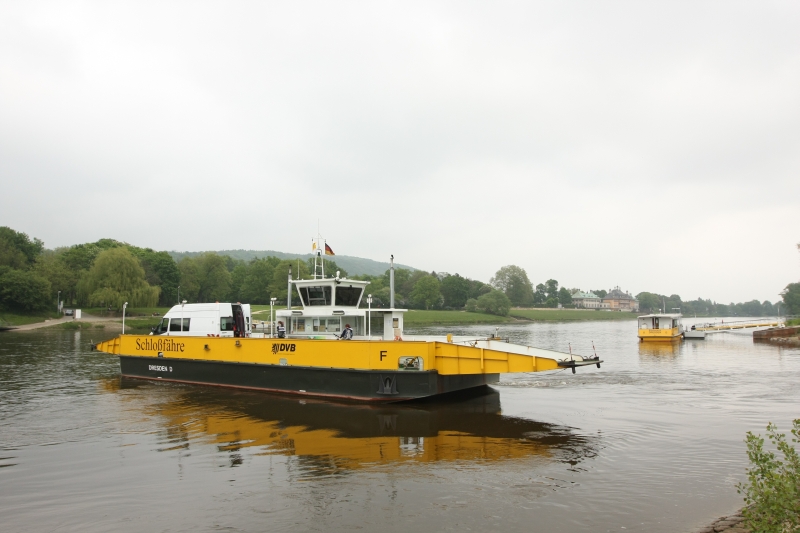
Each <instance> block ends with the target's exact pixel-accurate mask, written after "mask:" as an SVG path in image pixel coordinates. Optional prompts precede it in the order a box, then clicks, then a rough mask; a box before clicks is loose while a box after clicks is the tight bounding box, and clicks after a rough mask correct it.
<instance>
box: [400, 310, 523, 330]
mask: <svg viewBox="0 0 800 533" xmlns="http://www.w3.org/2000/svg"><path fill="white" fill-rule="evenodd" d="M508 322H514V319H512V318H508V317H504V316H496V315H487V314H485V313H467V312H466V311H422V310H416V309H412V310H410V311H409V312H408V313H406V314H405V316H404V317H403V323H404V324H405V325H406V326H458V325H468V324H505V323H508Z"/></svg>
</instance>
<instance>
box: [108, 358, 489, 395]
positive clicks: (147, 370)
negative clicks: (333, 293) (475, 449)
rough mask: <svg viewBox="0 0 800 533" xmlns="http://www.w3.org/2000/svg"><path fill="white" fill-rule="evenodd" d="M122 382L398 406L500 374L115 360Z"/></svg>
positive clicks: (467, 387) (469, 385) (461, 387)
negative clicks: (167, 383) (130, 380)
mask: <svg viewBox="0 0 800 533" xmlns="http://www.w3.org/2000/svg"><path fill="white" fill-rule="evenodd" d="M119 359H120V367H121V373H122V375H123V376H125V377H129V378H139V379H149V380H154V381H173V382H180V383H194V384H202V385H214V386H220V387H234V388H242V389H251V390H262V391H269V392H278V393H285V394H294V395H303V396H318V397H331V398H341V399H352V400H359V401H374V402H397V401H404V400H413V399H420V398H426V397H429V396H435V395H437V394H444V393H447V392H453V391H458V390H464V389H470V388H473V387H480V386H483V385H489V384H492V383H497V381H499V378H500V375H499V374H462V375H441V374H439V373H438V372H437V371H436V370H429V371H391V370H388V371H387V370H356V369H340V368H315V367H304V366H281V365H270V364H253V363H236V362H222V361H204V360H196V359H185V358H169V357H141V356H133V357H130V356H124V355H120V357H119Z"/></svg>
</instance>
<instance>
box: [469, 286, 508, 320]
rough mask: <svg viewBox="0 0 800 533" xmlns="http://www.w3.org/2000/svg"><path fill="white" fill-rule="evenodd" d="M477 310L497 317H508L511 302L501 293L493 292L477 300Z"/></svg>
mask: <svg viewBox="0 0 800 533" xmlns="http://www.w3.org/2000/svg"><path fill="white" fill-rule="evenodd" d="M477 306H478V309H480V310H481V311H483V312H484V313H489V314H490V315H498V316H508V312H509V311H510V310H511V300H509V298H508V296H506V295H505V294H504V293H503V292H502V291H498V290H493V291H492V292H488V293H486V294H484V295H483V296H481V297H480V298H478V302H477Z"/></svg>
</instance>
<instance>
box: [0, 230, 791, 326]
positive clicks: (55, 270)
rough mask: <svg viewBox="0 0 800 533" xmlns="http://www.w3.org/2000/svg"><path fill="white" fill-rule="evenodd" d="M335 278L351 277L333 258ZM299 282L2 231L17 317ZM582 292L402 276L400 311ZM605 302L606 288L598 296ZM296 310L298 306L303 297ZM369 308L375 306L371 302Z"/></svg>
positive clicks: (487, 306)
mask: <svg viewBox="0 0 800 533" xmlns="http://www.w3.org/2000/svg"><path fill="white" fill-rule="evenodd" d="M325 268H326V274H328V275H329V276H330V275H333V273H335V272H336V271H339V273H340V275H341V276H343V277H345V276H347V275H348V273H347V271H345V270H344V269H342V268H340V267H339V266H338V265H337V264H336V262H335V260H333V261H332V260H329V259H326V260H325ZM290 269H291V270H292V275H293V277H294V278H295V279H309V278H310V277H312V272H313V269H314V264H313V258H309V259H307V260H305V261H304V260H298V259H279V258H277V257H265V258H256V259H252V260H249V261H245V260H241V259H234V258H231V257H230V256H227V255H218V254H215V253H213V252H207V253H204V254H201V255H198V256H194V257H184V258H182V259H181V260H180V261H178V262H176V261H175V260H174V259H173V258H172V256H171V255H170V254H169V253H168V252H163V251H161V252H159V251H155V250H153V249H151V248H140V247H137V246H133V245H130V244H127V243H124V242H120V241H116V240H114V239H100V240H99V241H97V242H94V243H85V244H77V245H74V246H70V247H63V248H56V249H55V250H48V249H45V247H44V243H43V242H42V241H41V240H39V239H36V238H34V239H31V238H30V237H29V236H28V235H26V234H24V233H21V232H17V231H15V230H13V229H11V228H8V227H0V308H2V309H4V310H10V311H23V312H30V311H39V310H43V309H48V308H50V309H55V304H56V301H57V298H58V297H59V293H60V298H61V300H62V301H63V302H64V304H65V305H66V306H90V307H96V306H107V307H111V308H114V309H119V308H121V307H122V304H123V303H124V302H128V304H129V306H131V307H152V306H156V305H159V306H171V305H174V304H176V303H178V302H180V301H181V300H186V301H187V302H213V301H240V302H248V303H252V304H268V303H269V302H270V299H271V298H277V300H278V303H279V304H284V303H285V302H286V297H287V277H288V274H289V270H290ZM353 279H360V280H364V281H369V282H370V285H369V286H368V288H367V292H368V293H371V294H372V296H373V303H372V305H373V306H374V307H378V308H380V307H388V306H389V304H390V297H389V271H388V270H387V271H386V272H384V274H383V275H380V276H370V275H362V276H353ZM574 291H575V289H567V288H566V287H560V286H559V283H558V281H556V280H555V279H548V280H547V281H545V282H542V283H539V284H537V285H535V286H534V285H533V284H532V283H531V281H530V279H529V278H528V274H527V273H526V271H525V269H524V268H522V267H519V266H517V265H507V266H504V267H502V268H500V269H499V270H498V271H497V272H496V273H495V275H494V276H492V278H491V279H490V280H489V283H483V282H481V281H478V280H473V279H469V278H466V277H463V276H461V275H459V274H449V273H446V272H439V273H437V272H424V271H419V270H415V271H412V270H408V269H403V268H398V269H396V270H395V306H396V307H401V308H411V309H455V310H467V311H482V312H485V313H491V314H496V315H501V316H505V315H508V313H509V311H510V309H511V308H512V307H550V308H553V307H558V306H559V305H561V306H562V307H572V293H573V292H574ZM592 292H594V293H595V294H596V295H597V296H599V297H601V298H602V297H605V296H606V291H605V290H594V291H592ZM636 298H637V299H638V300H639V304H640V309H641V310H642V311H644V312H653V311H658V310H660V309H661V308H662V307H665V308H666V309H667V310H668V311H669V310H671V309H673V308H680V309H681V312H683V313H684V314H695V313H696V314H698V315H706V316H732V315H740V316H745V315H747V316H763V315H774V314H776V313H777V310H776V307H775V305H774V304H772V303H771V302H768V301H765V302H759V301H757V300H753V301H751V302H745V303H740V304H733V303H731V304H719V303H716V302H712V301H711V300H703V299H697V300H692V301H682V300H681V298H680V296H678V295H674V294H673V295H671V296H664V295H660V294H656V293H650V292H641V293H639V294H638V295H637V296H636ZM292 304H293V305H299V304H300V301H299V298H298V296H297V294H296V293H295V294H293V295H292ZM784 304H785V309H786V311H787V313H789V314H798V313H800V283H794V284H789V286H788V287H787V289H786V291H784ZM362 305H366V302H363V301H362Z"/></svg>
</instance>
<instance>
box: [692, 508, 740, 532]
mask: <svg viewBox="0 0 800 533" xmlns="http://www.w3.org/2000/svg"><path fill="white" fill-rule="evenodd" d="M743 510H744V509H743V508H742V509H739V510H738V511H737V512H735V513H734V514H731V515H727V516H721V517H719V518H717V519H716V520H714V521H713V522H712V523H711V525H710V526H704V527H701V528H698V529H696V530H694V532H693V533H723V532H724V533H751V531H750V529H749V528H747V527H746V526H745V525H744V516H743V515H742V511H743Z"/></svg>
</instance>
